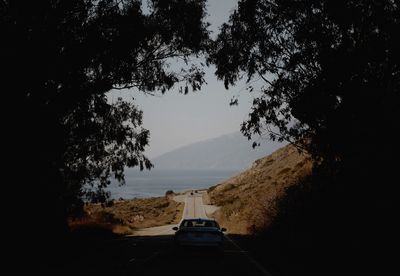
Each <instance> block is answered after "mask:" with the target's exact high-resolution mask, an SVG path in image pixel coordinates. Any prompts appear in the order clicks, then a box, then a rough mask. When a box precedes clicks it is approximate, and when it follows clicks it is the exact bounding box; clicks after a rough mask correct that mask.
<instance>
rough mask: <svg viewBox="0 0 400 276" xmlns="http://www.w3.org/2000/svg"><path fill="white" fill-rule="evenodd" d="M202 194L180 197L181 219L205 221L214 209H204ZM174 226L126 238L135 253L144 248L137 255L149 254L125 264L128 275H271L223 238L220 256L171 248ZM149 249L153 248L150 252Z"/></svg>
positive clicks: (143, 230) (232, 239) (233, 243)
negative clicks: (182, 205)
mask: <svg viewBox="0 0 400 276" xmlns="http://www.w3.org/2000/svg"><path fill="white" fill-rule="evenodd" d="M203 193H206V192H205V191H199V192H198V193H197V192H193V193H191V192H187V193H186V195H185V196H184V197H182V196H181V197H180V199H179V200H181V201H184V202H185V207H184V210H183V214H182V218H199V217H201V218H206V217H207V212H206V211H207V210H211V211H214V210H215V209H216V208H215V207H213V206H210V205H209V206H207V205H204V203H203ZM174 226H176V225H166V226H159V227H151V228H146V229H142V230H139V231H137V232H135V234H134V236H132V237H128V238H127V241H129V242H131V243H133V244H134V247H136V249H138V248H139V247H138V246H139V244H141V245H142V246H144V245H146V247H145V248H144V249H142V250H139V251H140V252H141V253H143V252H148V253H147V254H144V256H141V257H137V256H135V257H132V258H131V259H129V260H128V265H127V266H126V267H127V269H128V271H129V272H127V274H130V273H132V274H136V275H159V274H161V273H163V274H165V273H167V272H168V273H169V272H171V274H173V275H210V276H211V275H218V276H221V275H264V276H271V275H272V274H271V273H270V272H269V271H267V270H266V269H265V268H264V267H263V266H262V265H261V264H259V263H258V262H257V261H256V260H255V259H254V258H253V257H252V256H250V254H249V253H248V252H246V251H245V250H243V249H242V248H241V247H240V246H239V245H238V243H237V242H236V241H235V239H234V238H231V237H229V236H225V237H226V239H225V242H224V252H223V253H222V254H220V252H215V251H213V250H211V251H208V250H207V251H204V250H195V251H193V250H191V251H181V250H178V251H177V250H176V249H175V248H173V244H172V240H173V235H174V233H175V231H173V230H172V227H174ZM152 247H154V248H153V249H151V248H152ZM172 271H173V272H172Z"/></svg>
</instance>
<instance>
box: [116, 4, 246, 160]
mask: <svg viewBox="0 0 400 276" xmlns="http://www.w3.org/2000/svg"><path fill="white" fill-rule="evenodd" d="M236 5H237V1H236V0H209V1H208V13H209V21H210V23H211V24H212V26H211V27H210V29H211V30H213V31H214V35H215V32H217V31H218V27H219V26H220V25H221V24H222V23H223V22H225V21H226V20H227V19H228V17H229V14H230V12H231V11H232V10H233V8H234V7H236ZM205 71H206V76H205V79H206V82H207V83H208V84H207V85H204V87H203V88H202V90H201V91H198V92H195V93H193V92H191V93H189V94H188V95H183V94H179V93H178V87H177V88H176V89H174V90H171V91H167V92H166V94H164V95H161V94H160V95H159V96H148V95H143V94H141V93H138V92H133V96H134V98H135V102H136V104H137V105H138V106H139V107H140V108H141V109H142V110H143V113H144V114H143V116H144V120H143V121H144V125H143V126H144V127H145V128H147V129H149V130H150V146H149V147H148V148H147V150H146V154H147V156H148V157H150V158H153V157H156V156H158V155H160V154H163V153H165V152H168V151H171V150H173V149H176V148H178V147H181V146H184V145H187V144H190V143H193V142H197V141H201V140H205V139H209V138H214V137H217V136H220V135H223V134H227V133H232V132H235V131H239V129H240V124H241V123H242V122H243V120H245V119H246V118H247V114H248V112H249V110H250V107H251V103H252V98H251V95H249V93H248V92H247V91H246V90H244V86H245V85H244V83H243V82H242V83H241V84H239V85H237V86H236V87H233V88H230V89H229V90H226V89H225V88H224V85H223V82H221V81H217V80H216V77H215V76H214V71H215V67H209V68H207V69H206V70H205ZM119 93H124V92H123V91H122V92H119ZM117 95H118V93H117ZM232 96H239V105H238V106H229V102H230V99H231V98H232Z"/></svg>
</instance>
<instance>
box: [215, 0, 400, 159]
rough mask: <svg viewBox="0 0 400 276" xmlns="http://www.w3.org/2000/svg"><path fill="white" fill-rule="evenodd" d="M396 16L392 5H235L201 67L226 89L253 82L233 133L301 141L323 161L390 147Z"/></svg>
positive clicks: (395, 107) (244, 1)
mask: <svg viewBox="0 0 400 276" xmlns="http://www.w3.org/2000/svg"><path fill="white" fill-rule="evenodd" d="M399 15H400V7H399V5H398V3H397V2H396V1H393V0H380V1H372V0H371V1H356V0H354V1H328V0H326V1H305V0H295V1H287V0H276V1H270V0H241V1H239V4H238V8H237V10H235V11H234V12H233V14H232V15H231V17H230V20H229V22H228V23H226V24H224V25H223V27H222V29H221V33H220V34H219V36H218V38H217V40H216V41H215V43H214V53H213V55H212V57H211V61H212V62H213V63H215V64H216V66H217V71H216V75H217V76H218V77H219V78H220V79H222V80H223V81H224V83H225V86H226V87H228V86H230V85H234V84H235V83H236V82H237V81H238V79H239V78H242V77H244V75H245V76H246V78H247V81H248V82H249V83H250V82H254V81H256V80H260V81H261V82H263V84H262V87H261V89H260V90H261V93H260V95H259V96H257V97H256V98H255V100H254V102H253V108H252V110H251V113H250V116H249V119H248V120H247V121H246V122H244V124H243V125H242V131H243V132H244V133H245V134H246V135H247V136H248V137H251V135H252V134H254V133H263V132H267V133H269V134H270V136H271V138H273V139H278V140H287V141H291V142H296V143H301V142H302V141H303V145H302V146H304V147H306V148H307V149H308V150H309V151H310V152H311V153H312V154H313V155H314V157H316V158H317V159H318V158H324V160H342V159H343V158H344V157H345V156H344V155H346V154H347V157H349V158H350V155H353V156H354V155H357V156H360V154H359V153H360V152H361V151H363V150H365V148H366V147H368V145H369V146H371V147H372V146H373V145H375V146H376V145H377V143H381V146H383V144H384V140H389V141H392V142H393V141H394V140H392V138H393V137H394V136H393V135H394V131H395V130H396V128H397V129H398V127H397V126H398V122H396V119H395V118H399V86H400V67H399V60H400V56H399V51H398V49H399V48H400V44H399V40H398V39H397V37H398V33H399V31H400V16H399ZM253 89H254V87H250V88H249V90H253ZM275 129H278V131H276V132H274V131H273V130H275ZM388 131H390V132H391V134H390V135H385V134H382V132H385V133H387V132H388ZM304 138H307V139H304ZM310 139H311V140H310ZM305 141H307V142H305ZM378 141H379V142H378ZM360 145H362V146H360Z"/></svg>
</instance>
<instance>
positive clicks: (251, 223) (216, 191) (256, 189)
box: [208, 145, 312, 234]
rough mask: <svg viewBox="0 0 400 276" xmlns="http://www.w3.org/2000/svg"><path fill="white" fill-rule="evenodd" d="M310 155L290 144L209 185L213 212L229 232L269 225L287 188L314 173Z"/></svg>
mask: <svg viewBox="0 0 400 276" xmlns="http://www.w3.org/2000/svg"><path fill="white" fill-rule="evenodd" d="M311 169H312V162H311V158H310V157H309V156H308V155H306V154H304V153H300V152H299V151H298V149H296V148H295V147H294V146H292V145H287V146H285V147H283V148H281V149H279V150H277V151H275V152H274V153H272V154H271V155H269V156H267V157H264V158H261V159H259V160H257V161H255V162H254V164H253V165H252V167H251V168H249V169H248V170H246V171H244V172H242V173H240V174H238V175H236V176H234V177H232V178H230V179H228V180H226V181H224V182H222V183H220V184H218V185H216V186H213V187H211V188H209V190H208V192H209V196H210V203H211V204H214V205H217V206H220V207H221V208H220V209H219V210H218V211H216V212H215V213H214V214H213V216H214V217H215V218H216V219H217V220H218V221H220V223H221V224H222V225H224V226H225V227H227V228H228V229H229V232H230V233H237V234H248V233H252V232H257V231H259V230H261V229H264V228H265V227H267V226H268V225H269V224H270V223H271V221H272V219H273V218H274V216H275V214H276V208H275V207H276V204H277V203H278V202H279V200H280V199H281V198H282V197H283V196H284V195H285V190H286V189H287V188H288V187H290V186H292V185H295V184H296V182H297V181H298V180H299V179H301V178H303V177H304V176H306V175H308V174H310V173H311Z"/></svg>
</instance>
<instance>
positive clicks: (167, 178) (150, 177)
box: [107, 169, 239, 199]
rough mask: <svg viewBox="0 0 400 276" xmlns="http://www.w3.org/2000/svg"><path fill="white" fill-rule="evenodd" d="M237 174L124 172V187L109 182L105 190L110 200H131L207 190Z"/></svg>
mask: <svg viewBox="0 0 400 276" xmlns="http://www.w3.org/2000/svg"><path fill="white" fill-rule="evenodd" d="M237 173H239V172H238V171H212V170H183V171H179V170H155V169H153V170H151V171H139V170H133V169H127V170H126V171H125V182H126V184H125V185H122V186H119V185H118V184H117V182H116V181H113V180H112V181H111V184H110V186H109V187H108V188H107V190H108V191H110V192H111V198H112V199H120V198H122V199H131V198H146V197H156V196H164V195H165V192H166V191H168V190H172V191H174V192H182V191H187V190H200V189H207V188H209V187H211V186H214V185H215V184H217V183H219V182H222V181H223V180H226V179H228V178H230V177H232V176H234V175H236V174H237Z"/></svg>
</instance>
